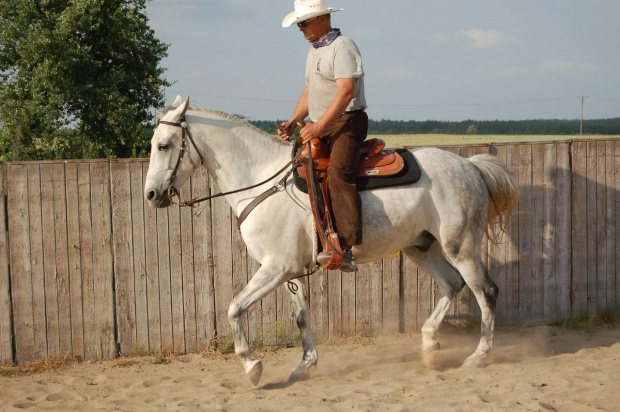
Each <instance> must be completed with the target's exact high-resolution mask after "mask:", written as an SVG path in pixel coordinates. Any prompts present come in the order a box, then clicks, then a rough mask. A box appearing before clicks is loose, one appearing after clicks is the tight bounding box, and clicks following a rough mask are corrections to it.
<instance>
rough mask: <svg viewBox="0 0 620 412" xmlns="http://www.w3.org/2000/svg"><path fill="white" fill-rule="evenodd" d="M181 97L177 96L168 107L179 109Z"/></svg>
mask: <svg viewBox="0 0 620 412" xmlns="http://www.w3.org/2000/svg"><path fill="white" fill-rule="evenodd" d="M181 102H182V100H181V96H180V95H178V94H177V98H176V99H174V102H172V104H171V105H170V107H179V106H180V105H181Z"/></svg>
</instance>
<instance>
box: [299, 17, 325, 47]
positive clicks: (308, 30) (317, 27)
mask: <svg viewBox="0 0 620 412" xmlns="http://www.w3.org/2000/svg"><path fill="white" fill-rule="evenodd" d="M325 22H326V18H325V15H323V16H318V17H316V18H312V19H308V20H306V21H305V22H302V23H300V24H298V26H299V31H301V32H302V33H303V34H304V38H305V39H306V40H308V41H312V42H314V41H318V40H320V39H321V37H323V36H324V35H325V33H327V32H328V31H329V28H328V27H326V25H325Z"/></svg>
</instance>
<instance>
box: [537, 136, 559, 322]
mask: <svg viewBox="0 0 620 412" xmlns="http://www.w3.org/2000/svg"><path fill="white" fill-rule="evenodd" d="M541 147H542V149H543V150H544V164H543V166H544V169H543V170H542V171H541V172H540V173H541V174H542V181H543V183H542V188H541V189H542V199H543V205H544V206H543V208H542V209H543V213H544V214H543V226H542V243H541V255H540V260H541V263H542V274H541V276H540V277H539V279H541V280H542V281H543V285H542V286H543V300H542V304H541V305H540V306H541V308H540V313H541V315H542V316H541V317H542V319H543V320H545V321H547V322H550V321H555V320H556V319H558V313H557V306H558V305H557V298H558V296H557V290H558V286H557V279H556V278H557V250H558V244H557V240H558V235H559V232H558V225H557V219H556V212H557V199H556V195H557V187H558V186H557V181H558V176H557V174H558V170H557V168H556V164H557V152H556V150H557V145H555V144H546V145H541Z"/></svg>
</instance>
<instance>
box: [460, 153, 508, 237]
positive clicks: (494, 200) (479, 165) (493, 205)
mask: <svg viewBox="0 0 620 412" xmlns="http://www.w3.org/2000/svg"><path fill="white" fill-rule="evenodd" d="M469 160H470V161H471V162H472V163H473V164H474V166H476V169H478V172H480V176H482V179H483V180H484V183H485V184H486V186H487V190H488V191H489V210H488V212H487V226H486V232H487V236H488V238H489V240H491V241H492V242H496V241H497V238H498V235H499V233H498V232H496V231H495V230H494V229H495V227H499V230H500V231H501V232H506V225H507V224H508V218H509V217H510V214H511V213H512V211H513V210H514V209H515V207H517V203H518V202H519V189H518V186H517V181H516V179H515V177H514V175H513V174H512V173H511V172H510V171H509V170H508V169H507V168H506V166H504V165H503V164H502V163H501V162H500V161H499V159H498V158H497V157H495V156H492V155H490V154H478V155H474V156H472V157H470V158H469Z"/></svg>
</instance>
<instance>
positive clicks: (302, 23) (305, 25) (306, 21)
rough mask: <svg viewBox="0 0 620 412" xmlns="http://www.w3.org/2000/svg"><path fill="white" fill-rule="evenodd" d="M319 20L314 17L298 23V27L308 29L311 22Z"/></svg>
mask: <svg viewBox="0 0 620 412" xmlns="http://www.w3.org/2000/svg"><path fill="white" fill-rule="evenodd" d="M318 18H319V16H316V17H313V18H311V19H308V20H304V21H301V22H299V23H297V27H299V28H302V27H308V23H309V22H311V21H312V20H316V19H318Z"/></svg>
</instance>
